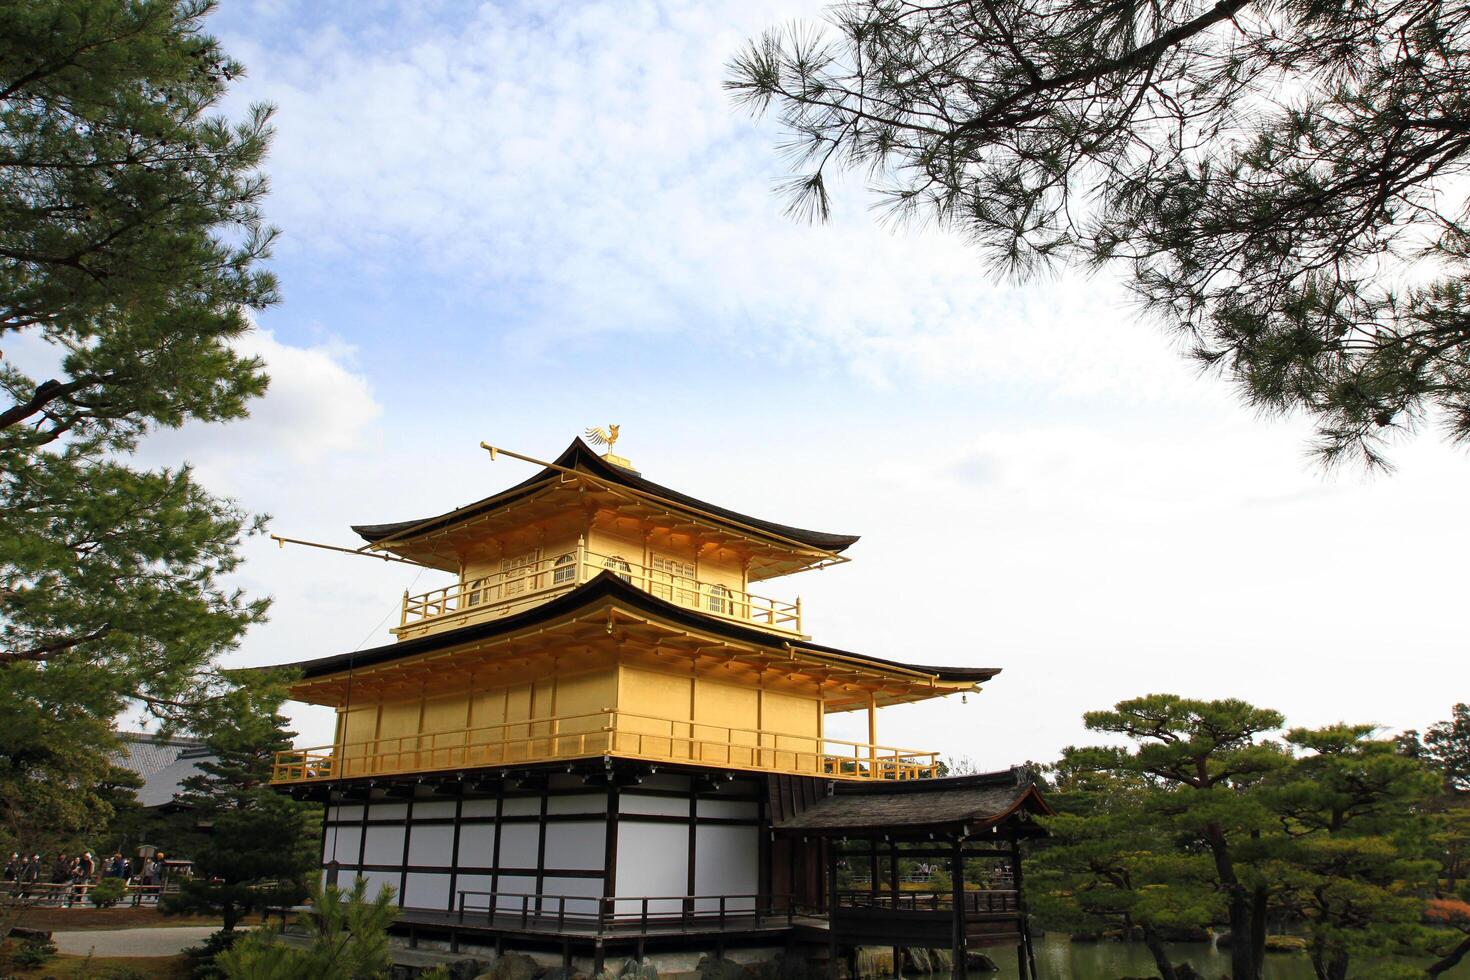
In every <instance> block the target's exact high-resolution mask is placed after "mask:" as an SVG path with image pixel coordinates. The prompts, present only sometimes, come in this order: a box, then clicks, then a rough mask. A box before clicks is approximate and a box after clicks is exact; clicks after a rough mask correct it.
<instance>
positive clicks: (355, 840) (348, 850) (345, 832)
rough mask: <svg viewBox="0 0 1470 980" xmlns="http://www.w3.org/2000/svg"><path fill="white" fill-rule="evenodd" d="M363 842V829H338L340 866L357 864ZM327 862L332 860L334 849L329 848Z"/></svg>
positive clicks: (338, 860) (338, 858)
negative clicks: (359, 847)
mask: <svg viewBox="0 0 1470 980" xmlns="http://www.w3.org/2000/svg"><path fill="white" fill-rule="evenodd" d="M361 842H362V828H361V827H338V828H337V862H338V863H339V864H356V863H357V848H358V845H359V844H360V843H361ZM326 860H328V861H330V860H332V849H331V848H327V855H326Z"/></svg>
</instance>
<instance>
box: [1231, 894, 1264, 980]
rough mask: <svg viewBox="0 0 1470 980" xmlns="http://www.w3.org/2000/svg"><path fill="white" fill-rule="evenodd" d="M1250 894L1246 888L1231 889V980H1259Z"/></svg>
mask: <svg viewBox="0 0 1470 980" xmlns="http://www.w3.org/2000/svg"><path fill="white" fill-rule="evenodd" d="M1251 905H1252V903H1251V897H1250V893H1249V892H1247V891H1246V890H1245V887H1244V886H1241V885H1237V886H1235V887H1234V888H1232V889H1230V938H1231V943H1230V977H1231V980H1259V976H1260V974H1259V967H1260V964H1259V963H1258V962H1257V958H1256V948H1255V942H1254V941H1253V939H1252V936H1251V928H1252V926H1253V925H1254V918H1255V917H1254V916H1253V915H1252V914H1251Z"/></svg>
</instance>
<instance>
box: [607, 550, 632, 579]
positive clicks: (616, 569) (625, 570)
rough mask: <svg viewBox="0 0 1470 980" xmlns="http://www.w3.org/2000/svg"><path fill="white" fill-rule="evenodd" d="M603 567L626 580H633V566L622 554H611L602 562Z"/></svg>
mask: <svg viewBox="0 0 1470 980" xmlns="http://www.w3.org/2000/svg"><path fill="white" fill-rule="evenodd" d="M602 567H603V568H605V569H607V570H608V571H610V572H612V573H613V574H614V575H616V576H617V577H618V578H620V579H622V580H623V581H624V582H632V581H633V566H632V565H629V564H628V559H626V558H624V557H623V556H622V555H609V556H608V557H607V559H606V560H605V561H603V563H602Z"/></svg>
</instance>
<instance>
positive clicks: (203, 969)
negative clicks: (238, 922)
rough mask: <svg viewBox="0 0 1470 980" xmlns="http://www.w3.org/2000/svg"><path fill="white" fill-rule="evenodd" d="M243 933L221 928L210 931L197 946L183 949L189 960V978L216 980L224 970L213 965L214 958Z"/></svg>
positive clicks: (193, 979)
mask: <svg viewBox="0 0 1470 980" xmlns="http://www.w3.org/2000/svg"><path fill="white" fill-rule="evenodd" d="M245 935H246V933H243V932H240V931H239V930H237V929H221V930H220V931H219V932H212V933H210V934H209V935H208V936H206V937H205V939H204V942H202V943H200V944H199V945H198V946H190V947H189V948H187V949H185V950H184V951H183V955H184V958H185V959H187V960H188V961H189V977H190V980H218V978H220V977H223V976H224V972H223V971H221V970H220V968H219V967H218V966H216V965H215V962H214V958H215V957H216V956H218V955H219V954H221V953H223V952H224V951H225V950H227V949H229V948H230V947H231V946H234V945H235V943H236V942H237V941H238V940H240V939H241V938H243V937H244V936H245Z"/></svg>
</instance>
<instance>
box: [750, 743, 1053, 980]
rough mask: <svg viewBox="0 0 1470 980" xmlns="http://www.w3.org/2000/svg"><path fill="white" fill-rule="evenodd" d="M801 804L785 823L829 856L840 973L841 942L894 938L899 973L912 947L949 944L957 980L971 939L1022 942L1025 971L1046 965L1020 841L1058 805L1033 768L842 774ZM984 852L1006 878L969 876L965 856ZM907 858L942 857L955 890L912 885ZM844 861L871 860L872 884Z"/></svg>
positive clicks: (816, 852)
mask: <svg viewBox="0 0 1470 980" xmlns="http://www.w3.org/2000/svg"><path fill="white" fill-rule="evenodd" d="M793 809H796V810H797V812H793V813H790V814H789V815H787V816H785V818H784V819H780V820H778V821H777V823H776V832H777V833H778V834H780V835H782V836H784V837H786V838H788V839H789V840H791V841H792V842H793V843H794V844H796V845H797V846H799V847H800V848H801V849H802V850H803V851H804V852H805V853H806V854H807V855H808V857H809V858H814V859H817V860H819V861H820V862H821V864H822V865H823V870H824V879H825V880H824V885H825V888H824V889H823V895H822V899H823V901H822V905H823V906H824V909H823V910H824V911H825V912H826V915H827V918H828V923H829V928H828V930H827V942H828V946H829V962H830V964H831V970H832V976H833V978H834V980H835V977H836V976H837V972H836V971H837V963H838V961H839V958H840V956H841V953H842V951H843V950H844V949H850V948H852V947H855V946H892V947H893V951H894V955H893V962H894V975H895V976H898V974H899V971H900V970H901V969H902V954H901V952H900V950H901V948H902V947H905V946H909V947H912V946H919V947H926V948H930V949H948V950H949V951H950V954H951V957H952V962H953V967H952V976H953V977H954V978H956V980H959V978H964V977H965V976H966V958H967V954H968V952H969V950H970V949H972V948H980V947H991V948H994V947H1001V946H1013V947H1014V948H1015V950H1016V962H1017V967H1018V972H1019V974H1020V977H1021V978H1022V980H1030V978H1034V977H1035V976H1036V957H1035V952H1034V950H1033V949H1032V946H1031V938H1030V934H1029V930H1028V928H1027V918H1026V902H1025V891H1024V879H1023V872H1022V866H1021V841H1022V840H1024V839H1026V838H1028V837H1035V836H1041V835H1043V834H1044V831H1043V830H1042V829H1041V828H1040V827H1039V826H1038V825H1037V824H1036V823H1035V822H1034V820H1033V819H1032V818H1033V817H1034V816H1035V815H1037V814H1049V813H1051V809H1050V808H1049V807H1048V806H1047V804H1046V802H1045V801H1044V800H1043V799H1042V798H1041V796H1040V794H1038V793H1037V792H1036V789H1035V787H1034V786H1032V785H1031V782H1030V779H1029V776H1028V774H1026V773H1025V772H1024V771H1023V770H1010V771H1007V772H1003V773H988V774H985V775H982V776H967V777H956V778H951V779H934V780H920V781H917V782H913V783H908V784H902V785H897V786H894V787H878V786H870V785H862V786H860V787H852V788H849V787H847V786H845V785H839V786H834V788H833V792H832V794H831V795H828V796H825V797H822V798H820V799H817V800H814V801H809V802H806V803H804V804H801V805H800V806H799V807H796V808H793ZM975 859H988V862H989V863H990V864H991V865H992V867H993V868H994V869H995V870H996V871H997V872H999V873H1000V875H1001V877H1002V879H1003V880H1004V881H1005V883H1006V887H1002V888H996V887H990V885H991V882H988V881H987V882H983V883H982V882H978V881H975V882H972V881H967V880H966V878H967V874H966V864H967V862H971V861H974V860H975ZM900 860H911V861H912V860H919V861H924V862H926V863H927V862H935V863H938V864H939V865H940V867H941V868H942V869H943V870H944V871H945V872H946V873H947V875H948V877H949V880H950V887H949V889H948V890H947V891H943V892H940V891H929V892H915V891H904V890H903V889H902V887H901V884H902V883H901V882H900V880H899V877H900V876H899V861H900ZM844 864H845V865H846V866H847V868H848V869H849V870H851V869H853V868H860V867H862V866H863V865H866V866H867V869H868V872H869V874H868V876H867V887H866V888H865V889H855V888H848V889H842V888H840V887H839V883H840V882H839V879H840V875H839V870H840V868H841V866H843V865H844ZM885 869H886V874H885ZM975 886H980V887H978V888H977V887H975Z"/></svg>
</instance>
